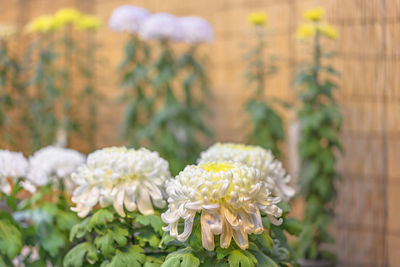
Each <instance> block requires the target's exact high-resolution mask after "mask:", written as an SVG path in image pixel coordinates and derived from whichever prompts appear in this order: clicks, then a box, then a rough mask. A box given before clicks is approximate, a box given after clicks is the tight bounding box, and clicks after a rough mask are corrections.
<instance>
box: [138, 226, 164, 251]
mask: <svg viewBox="0 0 400 267" xmlns="http://www.w3.org/2000/svg"><path fill="white" fill-rule="evenodd" d="M136 238H137V239H138V240H139V244H140V246H141V247H144V246H145V245H146V244H149V245H150V246H151V247H153V248H157V247H158V245H159V244H160V239H159V238H158V235H157V234H156V233H154V231H152V230H150V229H143V230H141V231H140V233H139V235H137V237H136Z"/></svg>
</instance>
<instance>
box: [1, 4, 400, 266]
mask: <svg viewBox="0 0 400 267" xmlns="http://www.w3.org/2000/svg"><path fill="white" fill-rule="evenodd" d="M124 3H130V4H133V5H139V6H143V7H146V8H148V9H149V10H150V11H152V12H160V11H164V12H171V13H173V14H175V15H178V16H182V15H197V16H202V17H204V18H206V19H208V20H209V21H210V22H211V23H212V25H213V27H214V29H215V33H216V41H215V42H214V43H213V44H211V45H209V46H208V47H207V48H206V49H205V53H207V54H208V57H209V60H210V65H209V73H210V74H211V78H212V86H213V93H214V99H213V101H212V102H210V103H211V104H212V109H213V111H214V116H213V120H212V121H210V124H211V125H212V127H213V129H214V130H215V131H216V137H215V140H218V141H243V140H244V132H245V131H244V130H243V129H241V126H242V125H243V122H245V120H247V119H248V117H247V116H246V114H245V113H244V112H243V104H244V101H245V100H246V98H247V96H248V94H249V90H247V89H246V87H245V86H244V84H245V83H244V79H243V71H244V65H243V63H242V57H243V54H244V52H245V46H246V44H247V43H249V42H251V39H252V37H251V32H250V29H249V26H248V25H247V16H248V14H249V13H251V12H254V11H265V12H267V13H268V15H269V23H268V24H269V39H268V43H269V48H270V49H269V52H270V53H271V54H273V55H276V56H278V57H279V59H280V60H279V61H278V68H279V73H278V74H277V75H275V76H274V77H273V78H272V79H270V80H269V81H268V89H267V94H268V95H270V96H275V97H279V98H281V99H283V100H285V101H291V100H293V99H294V90H293V89H292V88H291V87H290V82H291V80H292V78H293V75H294V73H295V66H296V63H298V62H299V61H301V59H303V58H304V55H305V53H304V47H303V46H302V45H300V44H298V43H297V42H296V41H295V39H294V37H293V35H294V32H295V28H296V26H297V25H298V24H299V23H300V21H301V12H302V11H303V10H305V9H307V8H310V7H314V6H323V7H325V8H326V9H327V13H328V14H327V16H328V20H329V21H330V22H331V23H332V24H334V25H335V26H336V27H338V29H339V33H340V38H339V40H338V41H337V42H336V43H335V44H334V47H333V48H334V49H336V50H337V51H338V56H337V58H336V59H335V60H334V64H335V66H336V67H337V68H338V70H339V71H340V72H341V73H342V76H341V78H340V81H339V82H340V84H341V89H340V92H339V98H340V101H341V107H342V112H343V115H344V128H343V133H342V142H343V144H344V148H345V151H346V154H345V155H344V156H343V157H342V159H341V161H340V166H339V168H340V170H341V172H342V174H343V183H342V184H341V185H340V192H339V197H338V205H337V219H336V222H335V225H334V227H333V228H332V231H334V232H335V236H336V239H337V242H336V245H335V249H336V251H337V252H338V255H339V257H340V260H341V264H340V266H352V267H355V266H360V267H361V266H362V267H365V266H371V267H376V266H391V267H395V266H400V253H399V252H398V251H397V250H400V208H399V206H400V164H399V163H398V161H399V160H400V105H399V102H400V87H399V86H400V75H399V74H400V61H399V60H400V1H398V0H201V1H199V0H126V1H121V0H80V1H77V0H57V1H53V0H7V1H5V0H4V1H0V10H1V13H0V21H15V22H17V23H18V24H19V25H24V24H25V23H26V22H27V21H28V20H29V19H30V18H33V17H35V16H37V15H40V14H44V13H52V12H54V11H55V10H57V9H58V8H61V7H77V8H79V9H81V10H83V11H86V12H89V13H94V14H96V15H98V16H100V17H101V18H102V19H104V20H107V19H108V17H109V15H110V13H111V11H112V10H113V9H114V8H115V7H117V6H119V5H121V4H124ZM97 37H98V40H99V41H100V42H101V43H102V49H101V51H100V53H99V57H100V58H101V59H102V60H103V63H102V65H101V67H100V68H99V69H98V88H100V90H101V91H102V93H104V94H105V95H106V96H107V97H108V98H109V99H111V98H113V97H116V96H117V95H118V94H119V92H120V90H119V88H118V75H117V74H116V66H117V65H118V62H119V61H120V60H121V56H122V48H123V44H124V40H125V38H126V36H124V35H123V34H117V33H113V32H112V31H110V30H109V29H107V28H104V29H102V30H101V31H100V32H99V33H98V35H97ZM121 112H122V108H121V107H120V106H115V105H111V104H110V105H103V106H102V107H100V116H99V117H100V118H101V120H100V122H101V126H100V129H99V132H98V136H97V138H96V143H97V145H98V146H106V145H114V144H118V143H119V141H118V139H117V127H118V124H119V121H120V118H121V117H122V113H121ZM282 115H283V116H284V117H285V120H286V124H287V126H288V128H289V126H290V125H292V124H293V123H294V122H295V116H294V114H292V113H290V112H284V111H282ZM81 145H82V144H81V143H79V141H78V140H74V141H73V146H75V148H77V149H79V148H81ZM287 158H290V156H289V155H287ZM295 207H296V209H295V211H294V214H299V213H300V212H299V211H300V209H301V205H297V204H296V205H295Z"/></svg>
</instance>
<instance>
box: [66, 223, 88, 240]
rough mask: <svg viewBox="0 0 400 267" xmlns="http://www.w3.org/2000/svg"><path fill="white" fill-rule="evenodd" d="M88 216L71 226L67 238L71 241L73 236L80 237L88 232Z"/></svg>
mask: <svg viewBox="0 0 400 267" xmlns="http://www.w3.org/2000/svg"><path fill="white" fill-rule="evenodd" d="M88 224H89V218H86V219H85V220H83V221H82V222H80V223H78V224H75V225H74V226H72V228H71V231H70V233H69V240H70V241H71V242H72V241H73V240H74V238H82V237H83V236H84V235H85V234H86V233H87V232H88V230H89V229H88Z"/></svg>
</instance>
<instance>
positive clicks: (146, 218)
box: [135, 214, 163, 234]
mask: <svg viewBox="0 0 400 267" xmlns="http://www.w3.org/2000/svg"><path fill="white" fill-rule="evenodd" d="M135 220H136V221H137V222H138V223H140V224H141V225H144V226H146V225H151V227H153V229H154V231H156V232H158V233H160V234H162V233H163V230H162V226H163V222H162V220H161V217H160V216H157V215H155V214H151V215H142V214H138V215H136V216H135Z"/></svg>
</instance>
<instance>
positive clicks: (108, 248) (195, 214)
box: [64, 144, 300, 267]
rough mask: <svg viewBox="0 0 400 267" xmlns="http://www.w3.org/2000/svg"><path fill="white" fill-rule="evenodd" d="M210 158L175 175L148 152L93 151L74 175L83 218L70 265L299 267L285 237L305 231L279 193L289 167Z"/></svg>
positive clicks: (74, 234) (68, 259)
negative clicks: (264, 166)
mask: <svg viewBox="0 0 400 267" xmlns="http://www.w3.org/2000/svg"><path fill="white" fill-rule="evenodd" d="M229 145H231V144H229ZM238 146H239V145H238ZM243 147H245V146H243ZM247 149H251V148H247ZM254 149H255V148H254ZM260 149H261V148H260ZM209 151H210V150H209ZM209 151H206V152H204V154H202V157H201V159H200V160H199V162H200V163H199V164H198V165H189V166H187V167H186V168H185V169H184V170H183V171H182V172H180V173H179V174H178V175H177V176H176V177H175V178H172V177H171V175H170V172H169V166H168V163H167V161H166V160H164V159H162V158H161V157H160V156H159V155H158V153H156V152H151V151H149V150H147V149H144V148H141V149H138V150H135V149H128V148H125V147H110V148H104V149H100V150H97V151H95V152H93V153H91V154H90V155H89V156H88V158H87V161H86V164H85V165H82V166H81V167H80V168H79V169H78V170H77V171H76V172H75V173H74V174H73V175H72V179H73V181H74V182H75V183H76V184H77V185H78V186H77V187H76V189H75V191H74V193H73V197H72V201H73V202H74V203H75V206H74V207H73V210H74V211H75V212H77V214H78V215H79V216H80V217H82V220H81V221H80V222H79V223H78V224H76V225H75V226H74V227H73V228H72V230H71V232H70V240H71V241H73V242H75V246H74V247H73V248H72V249H71V250H70V251H69V252H68V254H67V255H66V257H65V258H64V266H71V267H79V266H89V265H90V266H163V267H168V266H210V265H211V264H216V265H218V266H238V267H239V266H293V265H295V261H294V258H293V253H292V251H291V249H290V247H289V246H288V244H287V241H286V237H285V234H284V230H286V231H288V232H289V233H291V234H297V233H298V232H299V231H300V228H299V224H298V223H297V221H294V220H293V219H289V218H286V214H287V213H288V212H289V211H290V208H289V207H288V205H287V204H282V203H280V202H281V201H280V197H279V196H276V194H277V192H278V191H276V190H277V188H278V186H277V185H276V183H275V182H274V181H276V180H277V179H278V177H277V176H278V175H281V178H282V179H286V180H287V178H285V176H286V174H285V172H284V171H282V169H281V166H280V165H279V164H277V163H276V161H275V160H274V159H268V160H267V161H266V164H271V167H270V168H269V169H268V168H266V169H268V171H262V170H261V169H260V168H257V167H255V166H250V165H249V164H246V163H242V162H239V160H238V161H234V160H233V159H232V160H230V161H228V160H226V159H223V158H220V160H219V161H213V160H212V159H210V158H209V157H210V155H211V154H210V153H209ZM207 155H208V156H207ZM254 160H256V159H255V157H254ZM267 172H268V174H267ZM270 177H271V178H270ZM272 177H274V178H272ZM274 179H275V180H274ZM287 187H289V186H288V185H287ZM286 189H287V188H286ZM274 190H275V191H274ZM288 192H289V193H288ZM286 193H288V195H290V193H291V191H290V190H287V191H286ZM166 200H167V201H166ZM167 202H168V206H167ZM290 264H292V265H290Z"/></svg>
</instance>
